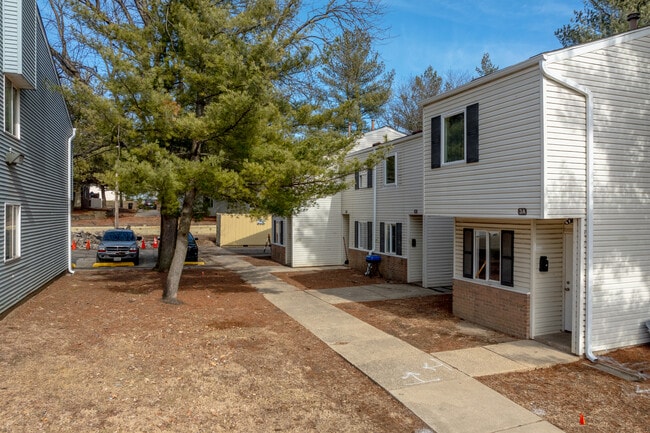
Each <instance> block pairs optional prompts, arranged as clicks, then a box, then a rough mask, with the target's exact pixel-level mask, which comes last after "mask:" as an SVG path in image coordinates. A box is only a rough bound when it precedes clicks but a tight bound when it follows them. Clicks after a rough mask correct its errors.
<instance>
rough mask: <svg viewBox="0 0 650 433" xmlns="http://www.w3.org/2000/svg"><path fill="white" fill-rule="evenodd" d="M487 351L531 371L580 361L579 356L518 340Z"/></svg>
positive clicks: (530, 341)
mask: <svg viewBox="0 0 650 433" xmlns="http://www.w3.org/2000/svg"><path fill="white" fill-rule="evenodd" d="M485 349H487V350H490V351H492V352H494V353H497V354H499V355H501V356H503V357H505V358H508V359H510V360H512V361H515V362H517V363H519V364H523V365H525V366H527V367H528V368H529V369H536V368H546V367H550V366H552V365H556V364H568V363H571V362H576V361H579V360H580V358H579V357H578V356H575V355H572V354H570V353H566V352H562V351H560V350H557V349H554V348H552V347H549V346H547V345H545V344H542V343H539V342H537V341H533V340H517V341H510V342H507V343H499V344H492V345H489V346H485Z"/></svg>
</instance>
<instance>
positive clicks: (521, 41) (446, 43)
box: [376, 0, 584, 83]
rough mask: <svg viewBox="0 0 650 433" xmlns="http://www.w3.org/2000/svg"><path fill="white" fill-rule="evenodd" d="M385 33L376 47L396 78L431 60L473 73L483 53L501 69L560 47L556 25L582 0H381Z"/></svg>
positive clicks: (413, 72)
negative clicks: (556, 35)
mask: <svg viewBox="0 0 650 433" xmlns="http://www.w3.org/2000/svg"><path fill="white" fill-rule="evenodd" d="M384 4H385V5H386V14H385V15H384V17H383V20H384V21H385V26H386V27H390V29H389V30H388V31H387V32H386V36H387V39H386V40H384V41H381V42H379V44H378V45H377V47H376V49H377V51H378V52H379V53H380V55H381V57H382V60H383V61H384V63H385V64H386V68H387V69H388V70H390V69H394V70H395V73H396V76H395V82H396V83H401V82H403V81H406V80H407V79H408V78H409V77H411V76H415V75H419V74H422V72H424V70H425V69H426V68H427V67H428V66H429V65H431V66H432V67H433V68H434V69H435V70H436V71H438V73H439V74H440V75H442V76H444V75H445V74H446V73H447V72H448V71H456V72H464V71H467V72H469V73H471V74H472V75H475V68H476V67H477V66H479V65H480V63H481V57H483V53H485V52H488V53H490V58H491V59H492V63H494V64H495V65H497V66H499V67H500V68H501V69H503V68H505V67H507V66H510V65H513V64H516V63H519V62H521V61H523V60H526V59H527V58H529V57H532V56H534V55H537V54H540V53H542V52H545V51H552V50H555V49H558V48H561V45H560V42H559V41H558V39H557V38H556V37H555V35H554V32H555V30H557V29H559V28H560V27H562V26H563V25H564V24H569V22H570V20H571V18H572V17H573V11H574V10H582V9H583V7H584V5H583V0H536V1H534V0H384Z"/></svg>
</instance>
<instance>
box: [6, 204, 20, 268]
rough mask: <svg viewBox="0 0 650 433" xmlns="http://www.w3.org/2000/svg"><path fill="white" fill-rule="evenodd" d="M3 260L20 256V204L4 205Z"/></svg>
mask: <svg viewBox="0 0 650 433" xmlns="http://www.w3.org/2000/svg"><path fill="white" fill-rule="evenodd" d="M4 226H5V236H4V250H5V261H7V260H12V259H16V258H18V257H20V206H19V205H13V204H7V205H5V220H4Z"/></svg>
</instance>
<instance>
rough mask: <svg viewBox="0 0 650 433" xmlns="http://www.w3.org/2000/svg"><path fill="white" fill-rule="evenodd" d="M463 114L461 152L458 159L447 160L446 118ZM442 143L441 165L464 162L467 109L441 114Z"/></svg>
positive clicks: (465, 154)
mask: <svg viewBox="0 0 650 433" xmlns="http://www.w3.org/2000/svg"><path fill="white" fill-rule="evenodd" d="M460 115H462V116H463V154H462V156H460V157H459V158H458V159H454V160H453V161H448V160H447V144H448V143H447V142H448V138H449V137H448V136H447V129H448V127H447V121H448V119H451V118H452V117H456V116H460ZM441 123H442V125H441V129H442V143H441V145H440V151H441V152H442V155H441V163H442V165H449V164H459V163H463V162H465V160H466V158H467V110H466V109H463V110H459V111H455V112H453V113H450V114H446V115H444V116H442V122H441Z"/></svg>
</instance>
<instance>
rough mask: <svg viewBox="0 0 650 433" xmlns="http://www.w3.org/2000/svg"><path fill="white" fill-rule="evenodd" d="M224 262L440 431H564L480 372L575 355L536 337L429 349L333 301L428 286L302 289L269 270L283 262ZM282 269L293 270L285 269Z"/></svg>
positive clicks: (419, 291)
mask: <svg viewBox="0 0 650 433" xmlns="http://www.w3.org/2000/svg"><path fill="white" fill-rule="evenodd" d="M219 262H220V263H219V264H221V265H223V266H225V267H227V268H228V269H231V270H234V271H236V272H238V273H239V274H240V275H241V276H242V278H243V279H244V280H246V281H247V282H248V283H250V284H251V285H253V286H254V287H256V288H257V290H258V291H260V292H261V293H263V294H264V296H265V297H266V298H267V299H268V300H269V301H270V302H272V303H273V304H274V305H275V306H276V307H278V308H280V309H281V310H283V311H284V312H285V313H286V314H288V315H289V316H291V317H292V318H293V319H295V320H296V321H297V322H299V323H300V324H301V325H303V326H304V327H305V328H306V329H308V330H309V331H310V332H312V333H313V334H314V335H315V336H317V337H318V338H320V339H321V340H322V341H323V342H325V343H326V344H327V345H328V346H329V347H330V348H331V349H332V350H334V351H336V352H337V353H338V354H340V355H341V356H342V357H343V358H345V359H346V360H347V361H348V362H350V363H351V364H352V365H354V366H355V367H357V368H358V369H359V370H360V371H361V372H363V373H364V374H366V375H367V376H368V377H369V378H370V379H372V380H373V381H374V382H376V383H377V384H378V385H380V386H381V387H383V388H384V389H386V390H387V391H388V392H390V393H391V394H392V395H393V396H394V397H395V398H396V399H397V400H398V401H400V402H401V403H402V404H404V405H405V406H406V407H407V408H409V409H410V410H411V411H413V413H415V414H416V415H417V416H418V417H420V418H421V419H422V420H423V421H424V422H425V423H427V424H428V425H429V426H430V427H431V429H433V431H434V432H436V433H456V432H458V433H493V432H510V433H515V432H520V433H523V432H526V433H545V432H548V433H552V432H555V433H557V432H561V431H562V430H560V429H558V428H557V427H555V426H553V425H552V424H550V423H548V422H546V421H544V420H543V419H541V418H540V417H538V416H537V415H535V414H533V413H532V412H530V411H528V410H527V409H525V408H523V407H521V406H519V405H517V404H515V403H514V402H512V401H510V400H509V399H507V398H505V397H504V396H502V395H501V394H499V393H498V392H496V391H494V390H492V389H490V388H489V387H487V386H485V385H483V384H482V383H480V382H479V381H477V380H476V379H474V377H477V376H482V375H488V374H496V373H505V372H512V371H524V370H530V369H534V368H539V367H547V366H550V365H554V364H558V363H566V362H574V361H576V360H578V358H577V357H575V356H572V355H569V354H566V353H563V352H560V351H557V350H555V349H552V348H550V347H548V346H545V345H543V344H540V343H537V342H535V341H532V340H521V341H514V342H510V343H502V344H495V345H489V346H484V347H478V348H472V349H462V350H453V351H448V352H437V353H434V354H428V353H425V352H423V351H421V350H419V349H417V348H415V347H413V346H411V345H409V344H407V343H405V342H404V341H402V340H400V339H399V338H396V337H393V336H391V335H389V334H387V333H385V332H383V331H380V330H378V329H377V328H374V327H373V326H371V325H368V324H367V323H365V322H363V321H361V320H359V319H357V318H355V317H353V316H351V315H349V314H347V313H345V312H343V311H342V310H340V309H339V308H337V307H335V304H337V303H341V302H363V301H373V300H384V299H396V298H405V297H414V296H430V295H431V294H432V291H431V290H429V289H423V288H419V287H414V286H410V285H405V284H378V285H369V286H361V287H354V288H343V289H328V290H307V291H301V290H298V289H296V288H295V287H293V286H291V285H289V284H287V283H285V282H284V281H282V280H280V279H279V278H277V277H275V276H273V275H271V272H273V271H277V270H279V269H278V268H275V267H255V266H253V265H250V264H249V263H248V262H246V261H244V260H241V258H239V257H237V256H222V257H220V259H219ZM280 269H281V270H283V271H285V272H286V271H287V268H286V267H281V268H280ZM301 270H304V269H301Z"/></svg>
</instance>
